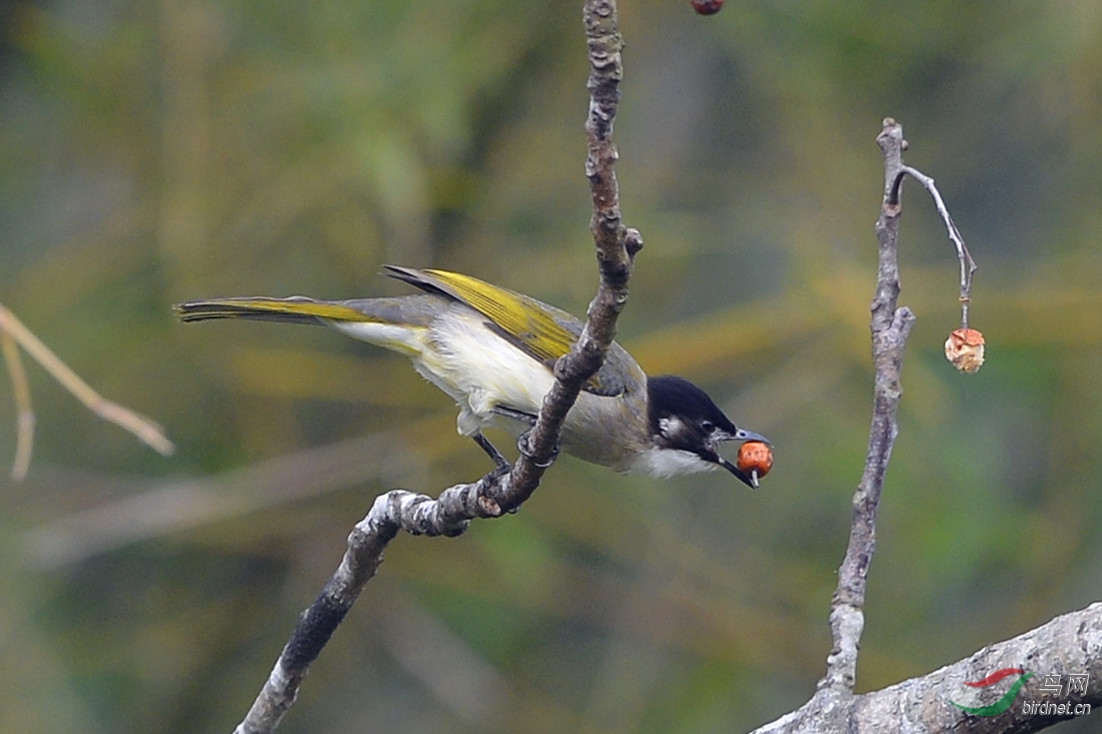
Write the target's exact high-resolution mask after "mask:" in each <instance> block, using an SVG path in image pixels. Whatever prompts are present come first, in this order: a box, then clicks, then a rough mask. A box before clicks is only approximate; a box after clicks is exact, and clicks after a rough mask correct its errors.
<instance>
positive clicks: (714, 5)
mask: <svg viewBox="0 0 1102 734" xmlns="http://www.w3.org/2000/svg"><path fill="white" fill-rule="evenodd" d="M692 3H693V10H695V11H696V12H698V13H700V14H701V15H715V14H716V13H718V12H719V11H720V10H721V9H722V8H723V0H692Z"/></svg>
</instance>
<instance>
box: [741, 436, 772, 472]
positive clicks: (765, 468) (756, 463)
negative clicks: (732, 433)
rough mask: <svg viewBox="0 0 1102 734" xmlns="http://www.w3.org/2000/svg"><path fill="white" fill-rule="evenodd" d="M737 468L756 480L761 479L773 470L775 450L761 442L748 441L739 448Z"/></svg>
mask: <svg viewBox="0 0 1102 734" xmlns="http://www.w3.org/2000/svg"><path fill="white" fill-rule="evenodd" d="M735 466H737V467H738V468H739V469H741V470H742V471H744V472H746V473H747V474H750V475H751V476H753V477H754V478H755V479H760V478H762V477H764V476H765V475H766V474H768V473H769V470H770V469H772V468H773V449H771V448H769V444H766V443H762V442H761V441H747V442H746V443H744V444H743V445H742V446H740V447H739V450H738V461H736V462H735Z"/></svg>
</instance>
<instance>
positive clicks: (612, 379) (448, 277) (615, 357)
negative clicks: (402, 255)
mask: <svg viewBox="0 0 1102 734" xmlns="http://www.w3.org/2000/svg"><path fill="white" fill-rule="evenodd" d="M385 267H386V271H387V275H390V276H391V277H393V278H397V279H398V280H402V281H405V282H406V283H409V284H411V285H413V286H416V287H417V288H420V289H422V290H424V291H428V292H430V293H442V294H444V295H446V296H449V297H451V298H454V299H456V300H458V301H461V302H463V303H465V304H467V305H468V306H470V307H471V308H473V309H474V310H476V311H478V312H479V313H481V314H482V315H483V316H485V317H486V318H487V319H488V320H489V322H490V326H491V327H493V328H494V329H495V330H496V331H497V332H498V333H499V334H501V335H502V336H503V337H505V338H506V339H508V340H509V341H510V342H512V343H513V344H514V345H516V346H517V348H519V349H521V350H522V351H524V352H525V353H526V354H528V355H529V356H531V357H533V358H534V359H536V360H539V361H540V362H542V363H543V364H545V365H547V366H548V367H553V366H554V364H555V361H556V360H557V359H558V358H559V357H562V356H563V355H565V354H566V353H567V352H569V351H570V347H571V346H573V345H574V342H575V341H577V339H578V335H579V334H581V333H582V322H581V321H580V320H579V319H577V318H576V317H574V316H572V315H571V314H569V313H567V312H566V311H563V310H562V309H559V308H556V307H554V306H551V305H549V304H546V303H543V302H542V301H538V300H536V299H535V298H532V297H531V296H526V295H524V294H522V293H517V292H515V291H511V290H509V289H507V288H501V287H499V286H496V285H494V284H492V283H487V282H486V281H484V280H479V279H478V278H473V277H471V276H469V275H463V274H462V273H453V272H450V271H447V270H416V269H413V268H403V267H398V266H395V265H387V266H385ZM608 356H609V359H608V360H606V363H605V366H604V367H602V369H601V370H600V371H599V372H598V373H597V374H596V375H594V376H593V378H591V379H590V381H589V384H588V385H587V388H586V389H587V391H588V392H593V393H596V394H598V395H618V394H620V393H621V392H623V391H624V387H625V377H626V375H625V374H624V372H623V370H638V369H639V368H638V366H637V365H636V364H635V362H634V360H632V359H631V357H630V356H628V354H627V353H626V352H624V351H623V350H622V349H620V348H619V347H618V346H616V345H614V348H613V350H611V351H610V352H609V355H608ZM631 377H633V378H635V377H636V375H631Z"/></svg>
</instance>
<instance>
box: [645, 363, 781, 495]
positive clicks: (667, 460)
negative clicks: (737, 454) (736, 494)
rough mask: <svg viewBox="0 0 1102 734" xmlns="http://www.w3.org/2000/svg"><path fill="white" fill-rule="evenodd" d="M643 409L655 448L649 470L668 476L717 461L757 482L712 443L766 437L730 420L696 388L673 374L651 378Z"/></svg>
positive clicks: (742, 477)
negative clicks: (645, 408)
mask: <svg viewBox="0 0 1102 734" xmlns="http://www.w3.org/2000/svg"><path fill="white" fill-rule="evenodd" d="M647 412H648V413H649V419H650V430H651V440H652V442H653V443H654V448H655V451H654V455H653V456H652V457H651V461H650V464H651V470H652V473H654V474H656V475H660V476H673V475H676V474H689V473H692V472H698V471H706V470H708V469H714V468H715V467H717V466H721V467H723V468H724V469H726V470H727V471H729V472H731V473H732V474H734V475H735V476H736V477H738V478H739V479H740V480H742V481H743V482H745V483H746V484H747V485H748V486H750V487H756V486H757V483H756V482H755V481H754V480H753V478H752V477H751V476H750V475H748V474H747V473H746V472H744V471H742V470H741V469H739V468H738V467H737V466H735V465H734V464H732V463H731V462H730V461H728V460H727V459H725V458H723V457H722V456H720V455H719V452H718V451H717V447H718V446H719V444H721V443H723V442H724V441H761V442H763V443H769V440H768V439H767V438H765V437H764V436H762V435H760V434H757V433H754V432H753V431H747V430H745V429H743V428H739V427H738V426H736V425H735V424H734V423H732V422H731V419H730V418H728V417H727V416H726V415H724V414H723V411H722V410H720V409H719V406H717V405H716V404H715V403H714V402H713V401H712V399H711V398H710V397H708V394H707V393H706V392H704V391H703V390H701V389H700V388H699V387H697V386H696V385H694V384H693V383H691V382H689V381H688V380H685V379H683V378H681V377H675V376H673V375H658V376H657V377H650V378H648V380H647Z"/></svg>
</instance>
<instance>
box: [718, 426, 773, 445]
mask: <svg viewBox="0 0 1102 734" xmlns="http://www.w3.org/2000/svg"><path fill="white" fill-rule="evenodd" d="M726 435H727V436H728V438H725V439H723V440H724V441H761V442H762V443H763V444H765V445H766V446H772V445H773V442H772V441H770V440H769V439H768V438H766V437H765V436H763V435H761V434H760V433H754V432H753V431H747V430H746V429H745V428H740V429H738V430H737V431H735V433H734V434H730V433H728V434H726Z"/></svg>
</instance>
